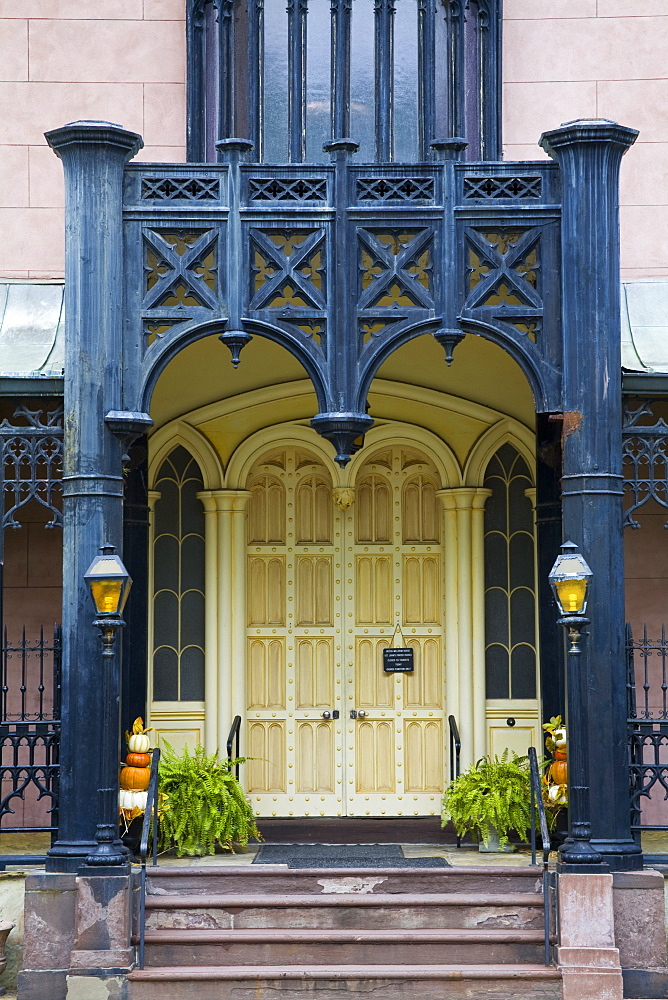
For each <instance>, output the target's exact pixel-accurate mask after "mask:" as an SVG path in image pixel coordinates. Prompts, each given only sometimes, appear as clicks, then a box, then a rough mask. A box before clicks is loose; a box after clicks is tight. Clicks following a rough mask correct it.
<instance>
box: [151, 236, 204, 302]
mask: <svg viewBox="0 0 668 1000" xmlns="http://www.w3.org/2000/svg"><path fill="white" fill-rule="evenodd" d="M217 239H218V234H217V232H216V231H215V230H196V231H189V230H188V231H187V230H179V229H177V230H162V229H147V230H145V232H144V244H145V250H144V271H145V274H146V284H145V296H144V308H145V309H147V310H148V309H179V310H182V309H193V308H196V309H201V308H205V309H212V308H214V307H215V305H216V303H217V295H216V285H217V275H218V262H217V245H216V244H217Z"/></svg>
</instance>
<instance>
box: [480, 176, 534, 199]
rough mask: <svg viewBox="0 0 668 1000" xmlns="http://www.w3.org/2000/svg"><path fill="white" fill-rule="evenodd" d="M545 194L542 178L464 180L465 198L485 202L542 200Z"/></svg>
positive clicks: (481, 178)
mask: <svg viewBox="0 0 668 1000" xmlns="http://www.w3.org/2000/svg"><path fill="white" fill-rule="evenodd" d="M542 193H543V178H542V177H536V176H531V177H472V176H470V175H469V176H467V177H465V178H464V198H466V199H467V200H469V199H470V198H476V199H477V198H479V199H483V200H485V201H490V200H493V201H498V200H500V199H506V198H512V199H518V198H519V199H522V200H524V199H527V198H528V199H536V200H537V199H540V198H541V196H542Z"/></svg>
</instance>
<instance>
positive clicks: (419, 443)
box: [344, 421, 462, 489]
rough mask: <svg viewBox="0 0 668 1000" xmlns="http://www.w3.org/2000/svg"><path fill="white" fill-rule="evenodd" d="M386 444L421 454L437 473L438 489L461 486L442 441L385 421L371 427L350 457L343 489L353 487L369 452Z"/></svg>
mask: <svg viewBox="0 0 668 1000" xmlns="http://www.w3.org/2000/svg"><path fill="white" fill-rule="evenodd" d="M389 444H392V445H397V444H398V445H402V444H403V445H405V446H407V447H410V448H416V449H417V450H419V451H422V452H424V453H425V455H426V456H427V457H428V458H429V459H431V461H432V462H433V463H434V465H435V466H436V468H437V470H438V473H439V476H440V478H441V483H440V487H439V488H440V489H448V488H452V487H453V486H461V484H462V473H461V469H460V467H459V463H458V461H457V459H456V458H455V455H454V453H453V452H452V450H451V449H450V448H449V446H448V445H447V444H446V443H445V441H443V440H442V439H441V438H439V437H438V436H437V435H436V434H434V433H433V432H432V431H429V430H426V428H423V427H417V426H412V425H411V424H404V423H398V422H397V423H394V422H392V421H387V422H385V421H384V422H383V424H382V425H381V426H380V427H372V428H371V430H370V431H369V432H368V434H367V435H366V436H365V439H364V447H363V448H362V449H361V450H360V451H358V452H357V454H356V455H354V456H353V458H352V461H351V462H350V464H349V465H348V466H347V467H346V469H345V470H344V476H345V479H346V482H345V485H349V486H354V485H355V482H356V480H357V475H358V473H359V470H360V468H361V467H362V466H363V465H365V464H366V463H367V462H368V461H369V458H370V455H371V454H372V452H373V451H375V450H377V449H378V448H382V447H383V445H389Z"/></svg>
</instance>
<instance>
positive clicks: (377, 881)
mask: <svg viewBox="0 0 668 1000" xmlns="http://www.w3.org/2000/svg"><path fill="white" fill-rule="evenodd" d="M147 874H148V892H149V894H151V895H161V896H164V895H166V894H170V893H175V894H177V895H194V894H199V893H203V894H206V895H212V894H216V893H220V892H221V890H222V889H223V887H224V891H225V893H226V894H232V893H243V894H244V896H250V895H253V894H255V893H259V894H261V895H267V894H269V893H279V894H280V895H291V894H294V893H296V894H299V895H303V894H316V895H323V894H328V893H342V892H343V893H345V892H346V890H347V891H348V892H355V893H357V892H363V893H364V894H366V893H369V892H383V893H410V894H421V893H435V892H436V893H480V894H484V895H485V896H487V895H489V894H490V893H492V894H497V893H508V892H512V893H515V892H528V893H532V894H535V893H537V892H540V890H541V886H542V881H541V878H542V869H541V868H539V867H538V866H537V865H527V866H526V867H522V868H511V867H498V868H494V869H490V868H483V867H481V866H480V867H470V868H424V869H423V868H372V869H369V868H366V869H365V868H364V867H360V868H341V869H335V868H315V869H314V868H302V869H287V868H285V867H284V866H276V867H275V868H274V867H271V866H269V865H257V866H255V867H254V866H252V865H246V866H243V867H233V866H227V865H225V866H221V867H220V868H218V869H216V868H213V867H212V868H199V869H195V868H176V867H174V868H149V869H148V873H147Z"/></svg>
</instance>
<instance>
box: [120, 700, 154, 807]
mask: <svg viewBox="0 0 668 1000" xmlns="http://www.w3.org/2000/svg"><path fill="white" fill-rule="evenodd" d="M148 732H149V731H148V730H147V729H144V720H143V719H142V718H137V719H135V721H134V722H133V724H132V733H126V734H125V735H126V737H127V741H128V753H127V755H126V757H125V764H124V765H123V766H122V768H121V778H120V784H121V790H120V794H119V803H118V804H119V808H120V810H121V813H122V814H123V817H124V819H125V820H126V822H127V823H131V822H132V820H133V819H135V817H136V816H141V814H142V813H143V812H144V810H145V809H146V799H147V795H148V792H147V789H148V783H149V781H150V778H151V754H150V753H149V747H150V745H151V743H150V739H149V735H148Z"/></svg>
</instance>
